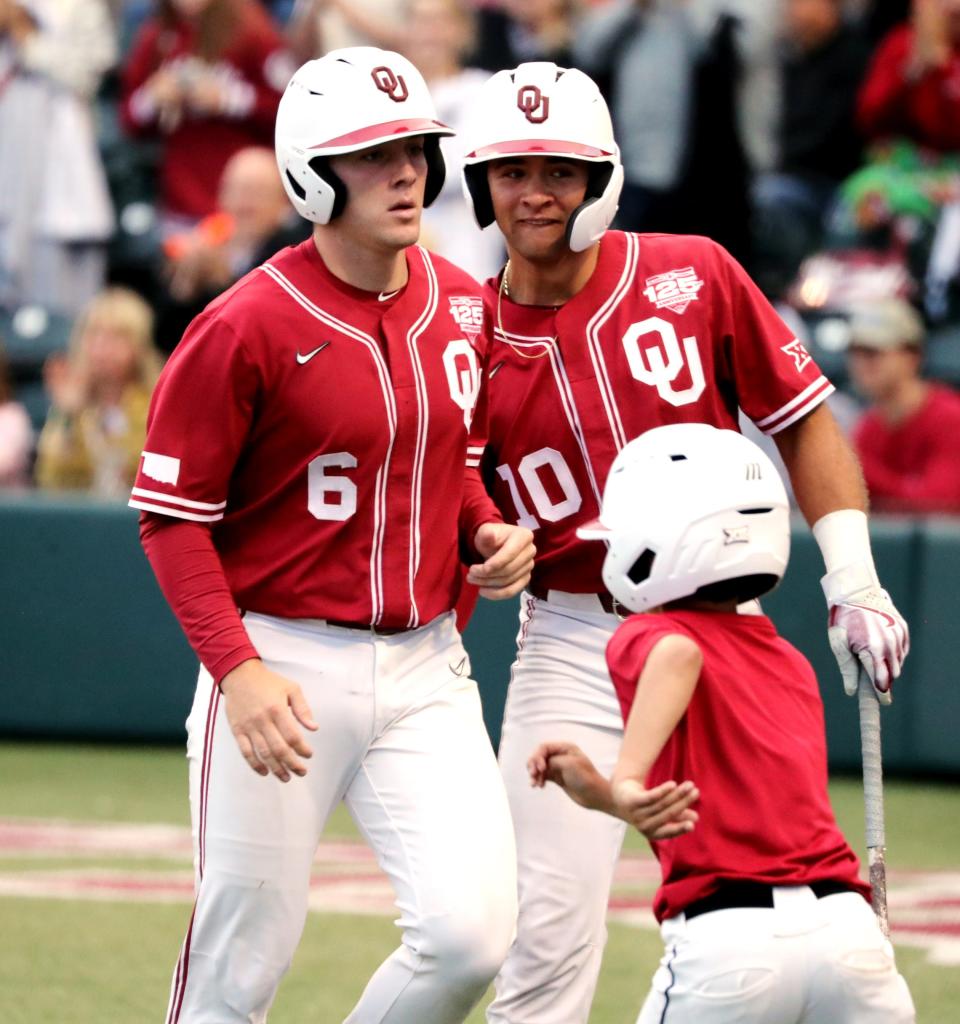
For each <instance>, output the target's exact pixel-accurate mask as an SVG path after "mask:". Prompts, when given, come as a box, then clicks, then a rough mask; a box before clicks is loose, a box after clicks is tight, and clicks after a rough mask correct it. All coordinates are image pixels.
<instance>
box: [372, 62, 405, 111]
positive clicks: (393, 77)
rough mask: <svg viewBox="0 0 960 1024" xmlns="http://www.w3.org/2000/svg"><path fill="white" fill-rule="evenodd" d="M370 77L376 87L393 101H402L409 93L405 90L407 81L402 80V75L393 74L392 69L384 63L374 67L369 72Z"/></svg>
mask: <svg viewBox="0 0 960 1024" xmlns="http://www.w3.org/2000/svg"><path fill="white" fill-rule="evenodd" d="M370 77H371V78H372V79H373V81H374V84H375V85H376V87H377V88H378V89H379V90H380V91H381V92H385V93H386V94H387V95H388V96H389V97H390V99H392V100H393V101H394V103H403V101H404V100H405V99H406V98H407V97H408V96H409V95H410V93H409V92H408V91H407V83H406V82H405V81H404V80H403V75H397V74H395V73H394V71H393V69H392V68H388V67H386V65H382V66H381V67H379V68H374V69H373V71H371V72H370Z"/></svg>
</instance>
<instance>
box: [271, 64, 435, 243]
mask: <svg viewBox="0 0 960 1024" xmlns="http://www.w3.org/2000/svg"><path fill="white" fill-rule="evenodd" d="M411 135H423V136H424V137H425V139H424V148H425V152H426V157H427V184H426V191H425V194H424V199H423V204H424V206H429V205H430V204H431V203H432V202H433V200H434V199H436V198H437V196H438V195H439V193H440V189H441V188H442V187H443V177H444V166H443V157H442V156H441V154H440V138H439V137H440V136H441V135H453V132H452V131H451V130H450V129H449V128H448V127H447V126H446V125H445V124H442V123H441V122H440V121H438V120H437V111H436V108H435V107H434V105H433V100H432V98H431V97H430V93H429V91H428V90H427V85H426V83H425V82H424V80H423V76H422V75H421V74H420V72H419V71H418V70H417V69H416V68H415V67H414V66H413V64H411V63H410V61H409V60H407V58H406V57H402V56H401V55H400V54H399V53H393V52H392V51H390V50H381V49H378V48H377V47H375V46H350V47H346V48H344V49H342V50H331V51H330V52H329V53H328V54H326V55H325V56H323V57H321V58H320V59H319V60H311V61H307V63H306V64H304V65H303V66H302V67H301V68H300V69H299V70H298V71H297V72H296V74H294V76H293V78H291V79H290V82H289V84H288V85H287V88H286V90H285V91H284V94H283V96H282V97H281V99H280V106H279V109H278V110H277V127H276V138H275V142H276V153H277V164H278V166H279V167H280V177H281V178H282V179H283V187H284V188H285V189H286V191H287V195H288V196H289V198H290V202H291V203H293V205H294V208H295V209H296V211H297V213H299V214H300V216H301V217H306V219H307V220H310V221H313V223H314V224H328V223H329V222H330V221H331V220H333V218H334V217H336V216H337V215H338V214H339V213H341V212H342V210H343V208H344V206H345V205H346V201H347V190H346V187H345V186H344V184H343V182H342V181H341V180H340V179H339V178H338V177H337V175H335V174H334V173H333V172H332V171H331V170H330V166H329V162H328V159H327V158H328V157H331V156H335V155H336V154H338V153H352V152H354V151H355V150H358V149H367V148H368V147H370V146H376V145H378V144H379V143H383V142H391V141H393V140H394V139H403V138H407V137H408V136H411Z"/></svg>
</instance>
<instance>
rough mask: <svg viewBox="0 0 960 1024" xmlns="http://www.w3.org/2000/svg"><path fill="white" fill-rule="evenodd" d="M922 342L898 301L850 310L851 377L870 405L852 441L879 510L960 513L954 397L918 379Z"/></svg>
mask: <svg viewBox="0 0 960 1024" xmlns="http://www.w3.org/2000/svg"><path fill="white" fill-rule="evenodd" d="M923 337H924V328H923V322H922V320H921V319H920V316H919V315H918V314H917V312H916V311H915V310H914V309H913V307H912V306H910V305H909V304H908V303H907V302H905V301H903V300H902V299H888V300H886V301H884V302H880V303H873V304H871V305H865V306H860V307H855V308H854V309H853V311H852V315H851V318H850V349H849V355H848V360H849V370H850V379H851V381H852V382H853V384H854V386H855V387H856V389H857V390H858V391H859V392H860V394H861V395H862V396H863V397H864V398H866V399H867V400H868V401H869V402H870V403H871V405H870V408H869V409H868V411H867V412H866V413H865V414H864V415H863V417H862V418H861V420H860V421H859V423H858V424H857V426H856V428H855V430H854V444H855V446H856V449H857V454H858V455H859V456H860V462H861V464H862V466H863V474H864V478H865V479H866V482H867V488H868V490H869V492H870V503H871V505H872V506H873V508H875V509H876V510H877V511H880V512H909V513H925V512H952V513H960V457H958V455H957V438H958V437H960V395H958V394H957V393H956V392H955V391H953V390H951V389H950V388H947V387H945V386H943V385H940V384H934V383H931V382H929V381H926V380H923V379H922V377H921V375H920V364H921V362H922V360H923Z"/></svg>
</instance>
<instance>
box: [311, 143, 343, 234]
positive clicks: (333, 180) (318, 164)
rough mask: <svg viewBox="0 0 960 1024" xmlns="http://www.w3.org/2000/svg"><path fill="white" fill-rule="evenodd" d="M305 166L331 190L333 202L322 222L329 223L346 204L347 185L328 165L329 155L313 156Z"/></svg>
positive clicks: (338, 214) (341, 211)
mask: <svg viewBox="0 0 960 1024" xmlns="http://www.w3.org/2000/svg"><path fill="white" fill-rule="evenodd" d="M307 166H308V167H309V168H310V170H311V171H313V173H314V174H315V175H316V176H317V177H318V178H319V179H320V180H321V181H323V182H324V183H325V184H327V185H328V186H329V187H330V189H331V190H332V191H333V204H332V206H331V207H330V216H329V217H327V219H326V221H325V222H324V223H327V224H329V223H330V221H332V220H333V219H334V218H335V217H339V216H340V214H341V213H343V208H344V207H345V206H346V205H347V186H346V185H344V183H343V180H342V179H341V178H340V177H338V176H337V175H336V174H335V173H334V172H333V169H332V168H331V167H330V158H329V157H325V156H315V157H314V158H313V159H312V160H311V161H310V163H309V164H308V165H307Z"/></svg>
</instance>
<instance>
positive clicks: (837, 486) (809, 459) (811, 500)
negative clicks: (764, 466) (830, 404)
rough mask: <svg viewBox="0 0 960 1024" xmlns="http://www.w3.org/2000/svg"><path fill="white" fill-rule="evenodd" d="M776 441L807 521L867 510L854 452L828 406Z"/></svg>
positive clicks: (794, 426) (795, 424)
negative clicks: (843, 510)
mask: <svg viewBox="0 0 960 1024" xmlns="http://www.w3.org/2000/svg"><path fill="white" fill-rule="evenodd" d="M774 440H775V441H776V442H777V447H778V448H779V450H780V454H781V456H782V457H783V461H784V463H785V464H786V467H787V472H788V473H789V474H790V482H791V483H792V484H793V491H794V494H795V495H796V498H797V504H798V505H799V506H800V511H801V512H802V513H803V516H804V518H805V519H806V521H807V522H808V523H809V524H810V525H811V526H813V525H814V524H815V523H816V522H817V521H818V520H820V519H822V518H823V517H824V516H825V515H828V514H829V513H831V512H836V511H838V510H840V509H856V510H857V511H860V512H866V510H867V491H866V487H865V486H864V483H863V475H862V474H861V472H860V464H859V462H858V461H857V457H856V455H855V454H854V452H853V449H852V448H851V447H850V445H849V444H848V443H847V440H846V438H845V437H844V436H843V433H842V432H841V430H840V427H839V426H838V425H837V421H836V420H835V419H834V418H833V413H831V412H830V410H829V409H828V408H827V406H826V405H823V404H821V405H819V406H817V408H816V409H814V410H813V412H811V413H810V414H809V415H808V416H805V417H804V418H803V419H801V420H799V421H798V422H797V423H794V424H793V425H791V426H789V427H787V428H786V430H782V431H780V433H779V434H777V435H775V438H774Z"/></svg>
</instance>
